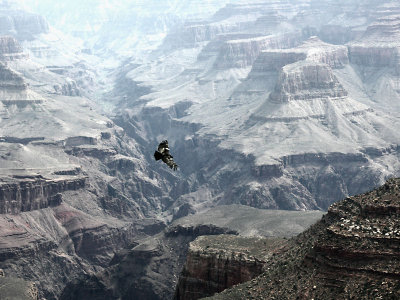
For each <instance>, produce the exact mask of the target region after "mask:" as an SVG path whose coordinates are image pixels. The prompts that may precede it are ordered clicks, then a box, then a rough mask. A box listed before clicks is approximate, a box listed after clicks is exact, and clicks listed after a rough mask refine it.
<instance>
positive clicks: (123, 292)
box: [60, 225, 258, 300]
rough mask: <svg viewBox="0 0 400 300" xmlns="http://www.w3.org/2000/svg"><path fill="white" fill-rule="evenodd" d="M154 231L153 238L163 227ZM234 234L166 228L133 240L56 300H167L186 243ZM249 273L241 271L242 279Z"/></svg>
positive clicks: (197, 228) (202, 227) (212, 227)
mask: <svg viewBox="0 0 400 300" xmlns="http://www.w3.org/2000/svg"><path fill="white" fill-rule="evenodd" d="M164 226H165V225H164ZM155 229H156V231H153V234H154V233H157V231H160V230H162V229H163V227H158V228H155ZM235 233H237V232H235V231H233V230H229V229H227V228H220V227H217V226H215V225H200V226H180V225H177V226H172V227H167V228H165V230H163V231H162V232H160V233H158V234H156V235H155V236H153V238H151V239H149V238H147V239H143V240H136V241H135V242H134V243H132V244H131V245H130V247H128V248H127V249H120V251H119V252H118V253H117V254H116V255H115V256H114V258H113V260H112V261H111V262H110V265H109V267H108V268H106V269H105V270H104V271H103V272H99V273H97V274H95V275H93V276H85V277H81V278H80V279H79V280H73V281H71V282H70V283H69V284H68V285H67V286H66V287H65V289H64V290H63V292H62V294H61V297H60V299H62V300H72V299H86V298H89V297H95V299H104V300H110V299H154V300H163V299H171V298H172V297H173V295H174V287H175V286H176V283H177V278H178V276H179V272H180V271H181V270H182V266H183V264H184V260H185V258H186V253H187V249H188V244H189V242H191V241H193V240H194V239H195V238H196V237H198V236H199V235H216V234H235ZM253 263H254V260H253ZM244 265H245V264H244ZM257 267H258V266H257ZM257 267H256V268H255V269H257ZM253 269H254V268H253ZM253 269H251V270H250V268H249V271H247V269H246V267H244V268H243V270H244V275H243V277H244V278H247V276H248V274H247V273H251V272H252V270H253ZM254 272H256V271H254ZM92 299H94V298H92Z"/></svg>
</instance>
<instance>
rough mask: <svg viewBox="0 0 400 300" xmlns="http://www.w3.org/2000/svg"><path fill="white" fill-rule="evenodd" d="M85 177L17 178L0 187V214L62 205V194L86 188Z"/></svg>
mask: <svg viewBox="0 0 400 300" xmlns="http://www.w3.org/2000/svg"><path fill="white" fill-rule="evenodd" d="M85 180H86V178H85V177H70V178H68V176H65V177H64V178H63V177H61V178H57V179H54V180H46V179H43V178H21V179H18V178H15V179H14V180H13V181H12V182H10V183H2V184H1V185H0V213H1V214H10V213H11V214H18V213H20V212H24V211H32V210H36V209H41V208H46V207H48V206H52V205H53V206H54V205H58V204H60V203H61V193H62V192H65V191H68V190H78V189H82V188H84V187H85Z"/></svg>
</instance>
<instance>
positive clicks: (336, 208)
mask: <svg viewBox="0 0 400 300" xmlns="http://www.w3.org/2000/svg"><path fill="white" fill-rule="evenodd" d="M399 211H400V179H391V180H389V181H387V182H386V183H385V184H384V185H383V186H381V187H380V188H378V189H375V190H373V191H370V192H368V193H365V194H362V195H357V196H353V197H349V198H346V199H344V200H342V201H340V202H338V203H336V204H334V205H332V206H331V207H330V208H329V210H328V214H327V215H326V216H324V217H323V218H322V220H321V221H320V222H318V223H317V224H315V225H314V226H312V227H311V228H310V229H309V230H307V231H306V232H304V233H302V234H300V235H299V236H297V237H296V238H293V239H292V240H289V242H288V245H287V246H286V248H285V250H284V251H282V253H277V254H276V255H275V256H274V257H271V259H270V260H268V262H267V263H266V265H265V267H264V273H263V274H262V275H260V276H259V277H257V278H256V279H253V280H251V281H249V282H247V283H245V284H242V285H238V286H236V287H234V288H233V289H230V290H226V291H225V292H223V293H221V294H218V295H215V296H214V297H211V298H209V299H249V298H251V299H311V298H313V299H349V298H356V299H397V298H399V297H400V294H399V291H400V281H399V276H400V274H399V255H400V253H399V251H398V243H399V236H400V229H399V226H398V224H399V219H398V216H399V214H398V213H399ZM296 297H297V298H296Z"/></svg>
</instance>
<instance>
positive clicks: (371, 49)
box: [349, 10, 400, 68]
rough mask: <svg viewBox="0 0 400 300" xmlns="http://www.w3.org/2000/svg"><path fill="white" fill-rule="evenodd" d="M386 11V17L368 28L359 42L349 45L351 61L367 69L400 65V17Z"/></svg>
mask: <svg viewBox="0 0 400 300" xmlns="http://www.w3.org/2000/svg"><path fill="white" fill-rule="evenodd" d="M391 13H392V11H391V10H388V11H386V15H384V16H382V17H381V18H379V19H378V20H377V21H376V22H375V23H373V24H371V25H370V26H368V28H367V30H366V32H365V34H364V35H363V36H362V38H361V39H360V40H359V41H356V42H352V43H350V44H349V57H350V61H351V62H352V63H354V64H357V65H362V66H366V67H380V68H382V67H389V66H395V65H399V50H398V49H399V42H398V41H399V37H400V32H399V26H400V17H399V16H398V15H392V14H391Z"/></svg>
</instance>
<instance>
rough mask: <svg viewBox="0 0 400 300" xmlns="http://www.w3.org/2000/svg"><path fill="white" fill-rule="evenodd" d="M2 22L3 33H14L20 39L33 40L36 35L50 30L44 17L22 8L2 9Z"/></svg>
mask: <svg viewBox="0 0 400 300" xmlns="http://www.w3.org/2000/svg"><path fill="white" fill-rule="evenodd" d="M0 24H1V25H0V28H1V29H0V34H1V35H12V36H15V37H16V38H17V39H18V40H32V39H33V38H34V36H35V35H37V34H41V33H46V32H48V31H49V25H48V23H47V21H46V20H45V18H44V17H42V16H40V15H37V14H34V13H28V12H26V11H22V10H13V9H3V10H1V11H0Z"/></svg>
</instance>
